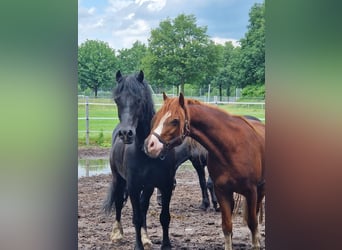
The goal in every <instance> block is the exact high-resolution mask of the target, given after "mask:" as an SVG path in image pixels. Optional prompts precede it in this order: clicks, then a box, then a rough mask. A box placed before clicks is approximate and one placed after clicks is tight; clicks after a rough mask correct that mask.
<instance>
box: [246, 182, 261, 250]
mask: <svg viewBox="0 0 342 250" xmlns="http://www.w3.org/2000/svg"><path fill="white" fill-rule="evenodd" d="M246 202H247V209H246V210H245V211H246V212H247V225H248V227H249V229H250V230H251V233H252V244H253V249H255V250H257V249H260V242H259V240H260V234H259V229H258V219H257V188H256V187H252V188H251V190H250V191H249V192H248V193H247V194H246Z"/></svg>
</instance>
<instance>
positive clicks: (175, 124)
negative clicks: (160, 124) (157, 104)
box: [170, 119, 179, 126]
mask: <svg viewBox="0 0 342 250" xmlns="http://www.w3.org/2000/svg"><path fill="white" fill-rule="evenodd" d="M170 123H171V125H172V126H177V125H178V124H179V119H173V120H172V121H171V122H170Z"/></svg>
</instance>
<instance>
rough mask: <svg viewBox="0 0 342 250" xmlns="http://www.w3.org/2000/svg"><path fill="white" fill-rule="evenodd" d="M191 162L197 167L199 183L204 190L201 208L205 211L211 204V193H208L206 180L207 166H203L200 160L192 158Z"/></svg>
mask: <svg viewBox="0 0 342 250" xmlns="http://www.w3.org/2000/svg"><path fill="white" fill-rule="evenodd" d="M191 162H192V165H193V166H194V168H195V169H196V172H197V175H198V180H199V184H200V187H201V191H202V204H201V205H200V208H201V209H202V210H204V211H205V210H207V208H208V207H209V205H210V203H209V195H208V190H207V183H206V181H205V170H204V167H205V166H203V165H202V164H201V162H200V161H199V160H192V161H191Z"/></svg>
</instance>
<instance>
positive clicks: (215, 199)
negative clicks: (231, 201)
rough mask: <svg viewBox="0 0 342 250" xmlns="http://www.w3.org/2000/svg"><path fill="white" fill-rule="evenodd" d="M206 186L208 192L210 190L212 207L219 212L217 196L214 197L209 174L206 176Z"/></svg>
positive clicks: (212, 184)
mask: <svg viewBox="0 0 342 250" xmlns="http://www.w3.org/2000/svg"><path fill="white" fill-rule="evenodd" d="M207 187H208V189H209V192H210V196H211V202H212V203H213V207H214V209H215V211H216V212H219V211H220V208H219V207H217V198H216V195H215V191H214V183H213V181H212V179H211V178H210V176H208V180H207Z"/></svg>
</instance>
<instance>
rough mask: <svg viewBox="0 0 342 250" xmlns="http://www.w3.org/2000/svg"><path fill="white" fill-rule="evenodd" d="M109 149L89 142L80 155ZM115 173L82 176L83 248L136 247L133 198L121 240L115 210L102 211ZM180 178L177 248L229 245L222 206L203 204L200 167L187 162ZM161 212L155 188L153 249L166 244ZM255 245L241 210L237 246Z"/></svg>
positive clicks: (174, 217)
mask: <svg viewBox="0 0 342 250" xmlns="http://www.w3.org/2000/svg"><path fill="white" fill-rule="evenodd" d="M108 153H109V151H108V149H101V148H83V149H80V150H79V158H85V157H90V158H93V157H99V158H102V157H104V158H107V157H108ZM110 179H111V176H110V175H99V176H93V177H83V178H80V179H79V180H78V248H79V249H117V250H127V249H133V247H134V235H135V233H134V227H133V225H132V208H131V204H130V202H129V201H128V202H127V204H126V206H125V207H124V208H123V210H122V225H123V230H124V240H123V241H122V242H120V243H112V242H110V238H109V237H110V233H111V230H112V224H113V222H114V216H110V217H106V216H105V215H104V214H103V213H102V212H101V206H102V202H103V200H104V199H105V197H106V193H107V189H108V185H109V182H110ZM176 179H177V186H176V189H175V190H174V192H173V196H172V200H171V205H170V212H171V223H170V239H171V244H172V247H173V249H217V250H218V249H224V239H223V233H222V229H221V214H220V212H215V211H214V209H213V208H210V209H208V210H207V211H202V210H200V209H199V205H200V202H201V192H200V187H199V183H198V178H197V174H196V172H195V170H194V169H193V168H191V167H181V168H180V169H179V170H178V172H177V175H176ZM239 211H241V210H239ZM159 213H160V207H159V206H158V204H157V202H156V192H154V194H153V195H152V197H151V202H150V208H149V211H148V216H147V224H148V234H149V236H150V238H151V241H152V243H153V246H152V249H160V246H161V240H162V229H161V225H160V223H159ZM259 230H260V234H261V246H262V249H265V222H263V223H262V224H261V225H259ZM251 246H252V245H251V236H250V231H249V229H248V227H247V226H245V225H244V223H243V220H242V215H241V213H240V214H237V215H236V216H235V217H234V220H233V249H236V250H237V249H251Z"/></svg>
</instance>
